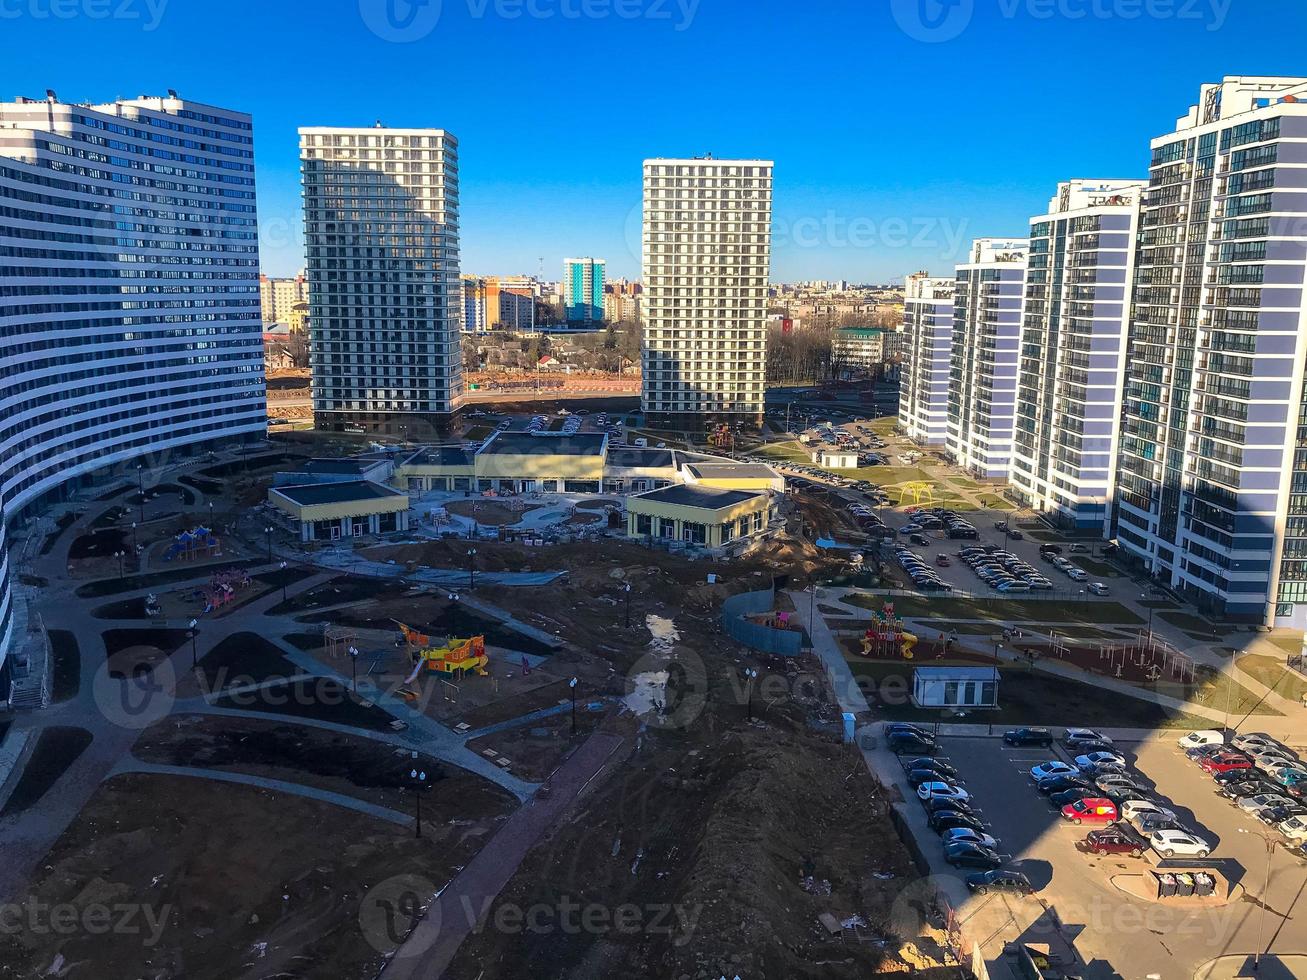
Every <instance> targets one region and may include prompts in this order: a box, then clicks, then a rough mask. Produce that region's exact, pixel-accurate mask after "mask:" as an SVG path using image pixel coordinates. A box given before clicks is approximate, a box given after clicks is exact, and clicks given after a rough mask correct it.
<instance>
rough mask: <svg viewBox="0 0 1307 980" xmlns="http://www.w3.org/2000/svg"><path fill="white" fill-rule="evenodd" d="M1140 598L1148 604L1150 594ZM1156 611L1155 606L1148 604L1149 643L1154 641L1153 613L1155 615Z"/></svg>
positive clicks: (1144, 594)
mask: <svg viewBox="0 0 1307 980" xmlns="http://www.w3.org/2000/svg"><path fill="white" fill-rule="evenodd" d="M1139 598H1140V599H1141V600H1142V601H1144V602H1148V593H1147V592H1145V593H1143V594H1142V595H1140V596H1139ZM1156 611H1157V610H1156V608H1155V607H1154V606H1153V604H1152V603H1151V602H1149V603H1148V642H1150V643H1151V642H1152V641H1153V613H1155V612H1156Z"/></svg>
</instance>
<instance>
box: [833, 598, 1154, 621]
mask: <svg viewBox="0 0 1307 980" xmlns="http://www.w3.org/2000/svg"><path fill="white" fill-rule="evenodd" d="M844 601H845V602H848V603H850V604H852V605H855V606H862V607H863V608H864V609H880V608H881V606H883V605H884V604H885V603H886V602H887V601H888V602H893V603H894V611H895V612H896V613H897V614H898V615H899V616H902V617H904V618H906V619H929V620H932V621H934V620H937V619H983V620H988V621H990V622H994V623H1031V622H1048V621H1049V620H1050V618H1052V617H1053V616H1058V617H1059V618H1058V619H1057V620H1056V621H1055V622H1056V623H1057V624H1058V625H1060V626H1065V625H1067V624H1069V623H1111V624H1115V625H1126V626H1136V625H1139V624H1141V623H1143V620H1142V619H1140V618H1139V617H1138V616H1137V615H1135V614H1134V613H1133V612H1131V611H1130V610H1129V609H1127V608H1126V607H1125V606H1123V605H1121V604H1120V603H1119V602H1088V601H1086V602H1073V603H1067V602H1058V601H1057V600H1054V599H1031V600H1026V601H1023V600H1021V599H953V598H941V599H926V598H923V597H920V596H879V595H848V596H845V597H844Z"/></svg>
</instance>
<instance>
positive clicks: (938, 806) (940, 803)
mask: <svg viewBox="0 0 1307 980" xmlns="http://www.w3.org/2000/svg"><path fill="white" fill-rule="evenodd" d="M924 805H925V808H926V812H927V813H938V812H939V811H941V810H956V811H957V812H958V813H965V814H966V815H967V816H969V817H975V818H976V819H977V820H979V819H980V815H979V814H977V813H976V812H975V811H974V810H973V809H972V808H971V801H970V800H949V799H945V798H944V797H942V796H940V797H936V798H933V799H929V800H926V801H925V804H924Z"/></svg>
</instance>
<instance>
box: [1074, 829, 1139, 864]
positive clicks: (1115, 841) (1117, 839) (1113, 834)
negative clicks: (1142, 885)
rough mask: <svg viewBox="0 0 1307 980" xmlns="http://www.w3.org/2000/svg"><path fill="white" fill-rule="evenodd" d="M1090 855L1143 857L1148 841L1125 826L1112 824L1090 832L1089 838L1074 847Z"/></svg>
mask: <svg viewBox="0 0 1307 980" xmlns="http://www.w3.org/2000/svg"><path fill="white" fill-rule="evenodd" d="M1076 846H1077V847H1079V848H1080V849H1081V850H1082V851H1088V852H1089V853H1090V854H1129V855H1130V856H1131V857H1143V854H1144V851H1146V850H1148V841H1146V840H1145V839H1144V838H1143V837H1141V836H1140V835H1139V834H1137V833H1135V831H1134V830H1133V829H1132V828H1130V827H1129V826H1127V825H1126V824H1120V823H1118V824H1113V825H1112V826H1110V827H1104V828H1102V829H1101V830H1091V831H1090V832H1089V836H1088V837H1086V838H1085V839H1084V840H1082V841H1080V843H1079V844H1077V845H1076Z"/></svg>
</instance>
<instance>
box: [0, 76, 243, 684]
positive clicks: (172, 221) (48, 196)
mask: <svg viewBox="0 0 1307 980" xmlns="http://www.w3.org/2000/svg"><path fill="white" fill-rule="evenodd" d="M0 134H2V135H0V700H4V699H5V698H6V697H7V695H8V692H9V681H10V661H9V660H8V659H7V657H6V651H7V648H8V646H9V644H10V642H11V640H12V639H13V638H15V636H16V634H17V633H18V631H19V627H18V626H17V625H16V623H17V619H18V617H19V616H20V615H21V613H20V612H19V610H18V603H17V601H16V600H15V599H14V598H13V597H12V596H11V595H10V592H9V587H10V575H11V574H12V564H11V562H10V560H9V559H8V558H7V557H6V555H5V545H4V540H3V538H4V534H5V531H4V529H3V524H4V522H5V521H7V522H8V525H9V527H8V530H10V531H12V530H13V528H14V526H15V525H17V524H18V523H20V522H22V521H25V520H26V519H28V518H29V517H31V516H32V515H34V514H35V513H37V512H38V510H40V509H41V508H42V507H44V506H46V505H48V504H49V503H52V502H55V501H58V500H64V499H67V498H68V497H69V496H70V495H71V494H72V493H73V492H75V491H76V490H77V489H78V488H80V487H83V486H89V485H91V483H92V481H93V480H95V479H97V478H99V479H114V480H116V481H117V482H119V483H121V482H122V480H121V478H122V477H126V478H128V479H133V480H134V478H135V476H136V467H137V465H138V461H140V460H142V459H146V460H148V465H161V464H163V463H166V462H169V461H170V460H171V461H172V465H175V461H176V458H177V457H180V456H189V455H193V454H196V453H198V452H199V451H200V450H201V449H211V448H214V447H216V446H223V445H230V444H231V443H232V442H233V441H236V440H240V439H248V438H259V437H262V436H263V434H264V433H265V432H266V429H267V402H266V397H265V388H264V374H263V341H262V331H261V320H262V317H261V314H260V309H259V245H258V230H257V229H258V221H257V209H256V205H255V192H254V141H253V126H252V123H251V120H250V117H249V116H248V115H246V114H245V113H242V112H235V111H233V110H230V109H221V108H217V107H215V106H210V105H204V104H202V103H199V102H193V101H190V100H186V99H182V98H179V97H178V96H177V95H176V94H175V93H169V94H168V95H167V96H166V97H141V98H138V99H128V100H123V101H119V102H112V103H108V104H103V105H72V104H68V103H64V102H60V101H59V100H58V98H57V96H56V95H55V94H54V93H53V92H50V93H48V94H47V97H46V98H44V99H18V100H17V101H14V102H6V103H0ZM180 159H184V161H185V162H184V163H180V162H177V161H179V160H180ZM183 167H184V168H185V169H184V171H183V170H182V169H181V168H183ZM183 173H184V176H181V175H182V174H183ZM115 468H117V475H116V476H115V475H113V474H115Z"/></svg>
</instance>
